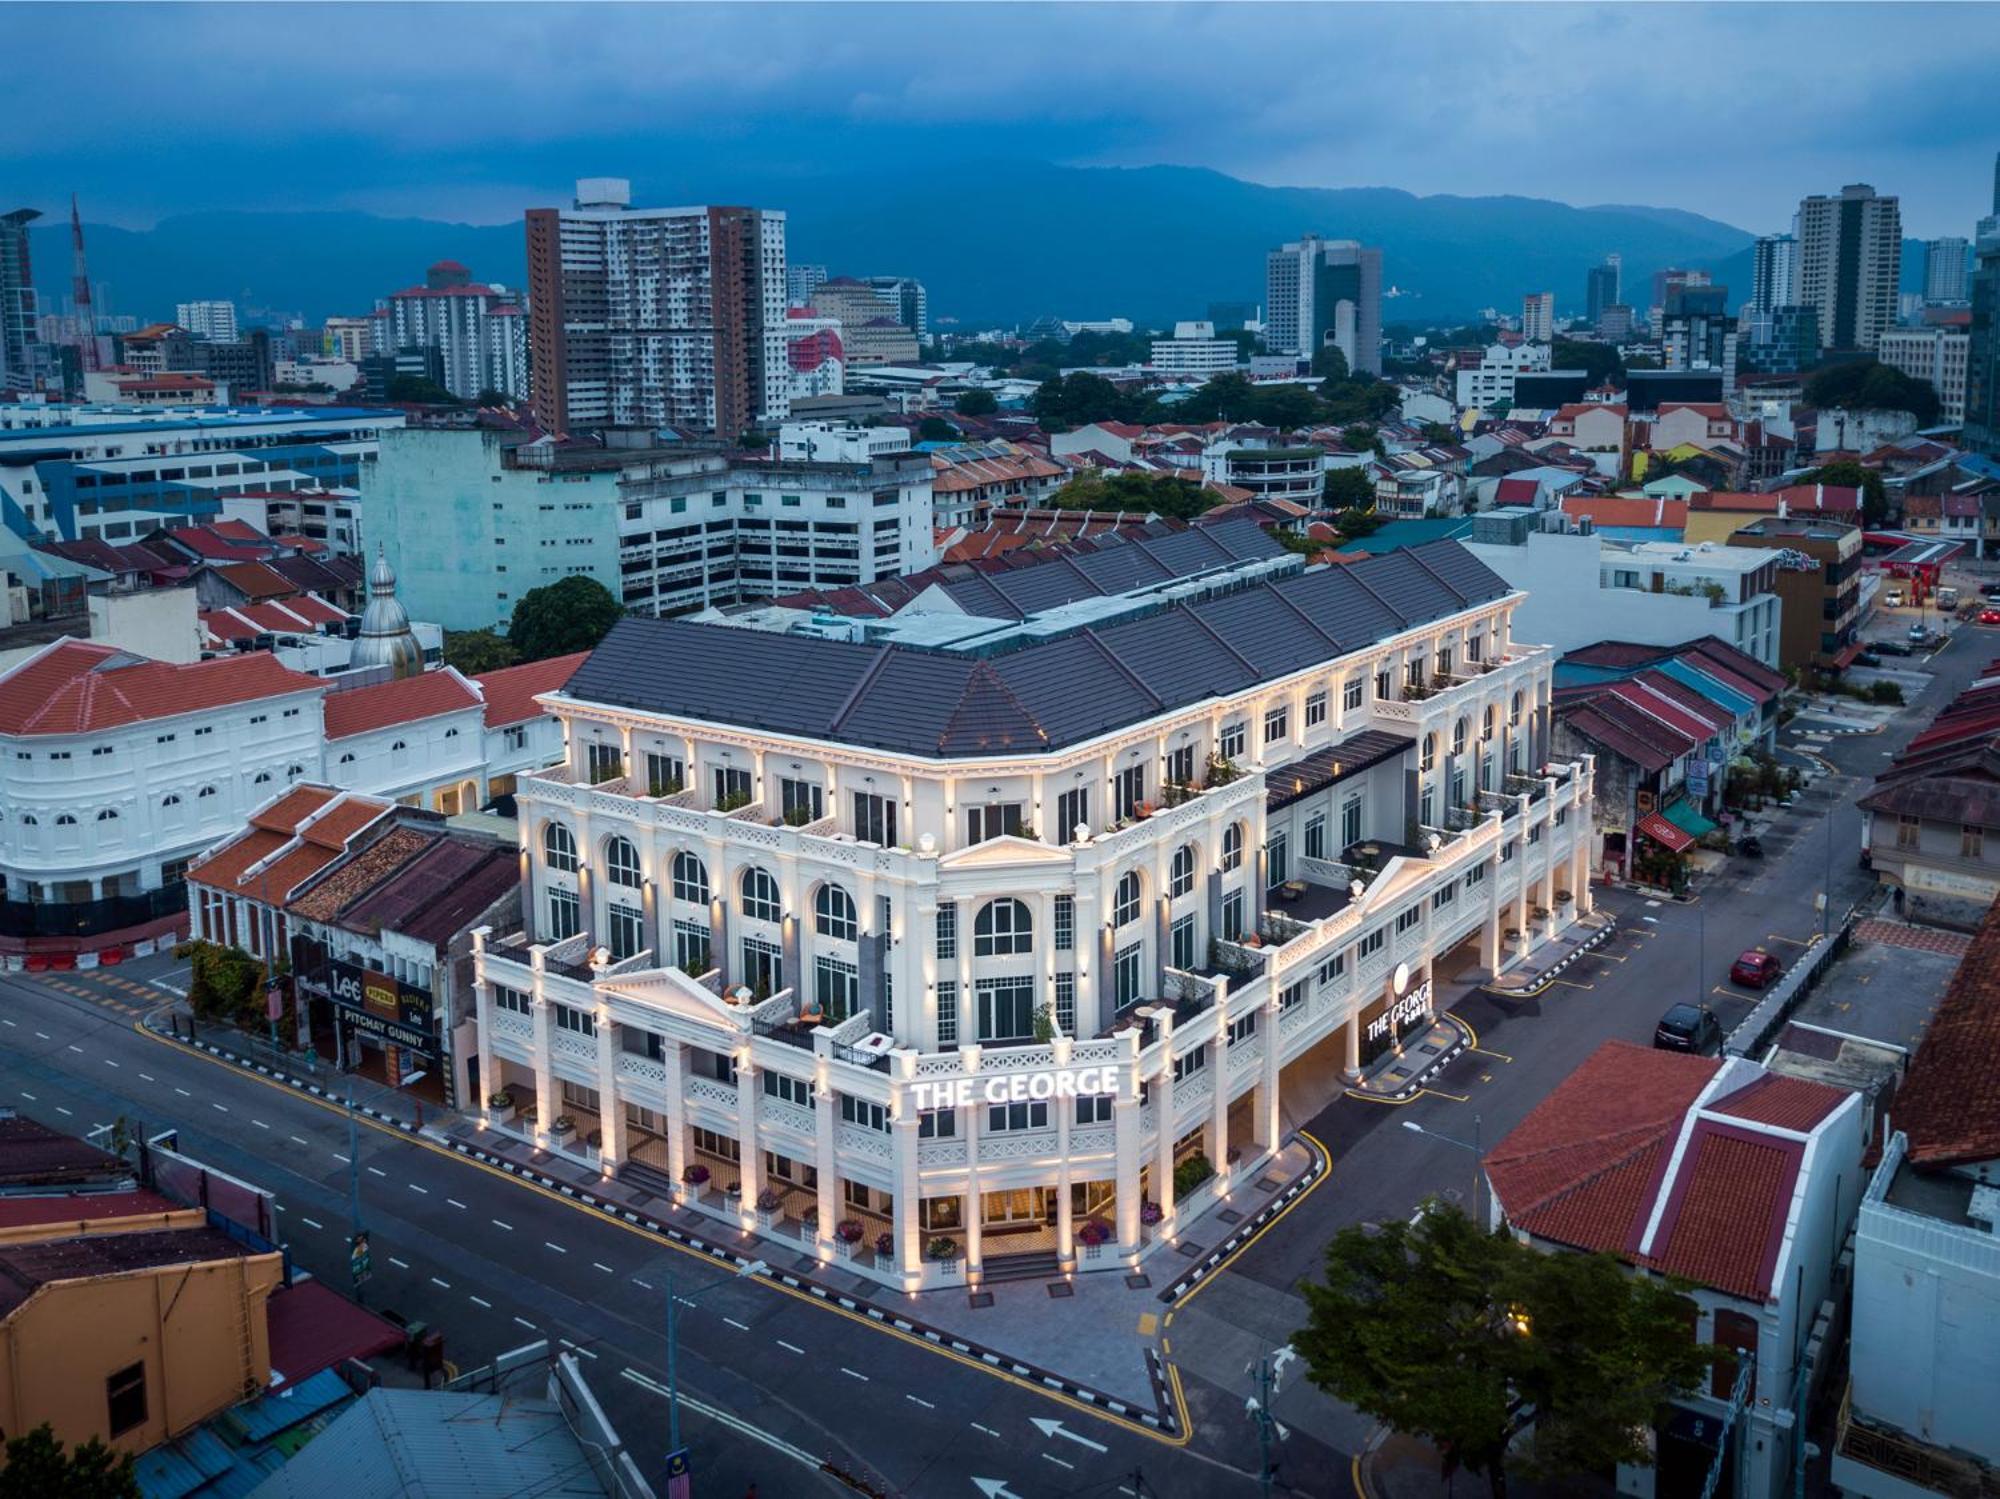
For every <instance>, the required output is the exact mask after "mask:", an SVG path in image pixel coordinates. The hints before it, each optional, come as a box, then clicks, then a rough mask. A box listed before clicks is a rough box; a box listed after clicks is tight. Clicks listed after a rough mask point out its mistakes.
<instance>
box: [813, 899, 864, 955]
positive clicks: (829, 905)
mask: <svg viewBox="0 0 2000 1499" xmlns="http://www.w3.org/2000/svg"><path fill="white" fill-rule="evenodd" d="M813 926H814V928H815V929H816V930H817V931H818V932H819V934H820V935H821V936H822V937H836V938H838V939H839V940H841V941H842V942H852V941H853V940H854V938H855V934H856V933H857V932H859V931H860V930H861V923H860V921H859V920H858V919H857V918H856V917H855V914H854V897H853V896H851V895H849V894H848V893H847V892H846V891H845V890H843V889H841V888H840V886H838V885H821V886H820V887H819V894H817V895H815V896H814V897H813Z"/></svg>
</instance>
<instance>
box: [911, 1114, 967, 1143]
mask: <svg viewBox="0 0 2000 1499" xmlns="http://www.w3.org/2000/svg"><path fill="white" fill-rule="evenodd" d="M957 1133H958V1110H957V1109H930V1110H927V1111H926V1112H924V1113H922V1114H919V1115H917V1138H918V1139H919V1140H949V1139H951V1138H952V1137H953V1136H954V1135H956V1134H957Z"/></svg>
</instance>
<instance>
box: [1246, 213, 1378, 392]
mask: <svg viewBox="0 0 2000 1499" xmlns="http://www.w3.org/2000/svg"><path fill="white" fill-rule="evenodd" d="M1264 283H1265V293H1264V340H1265V343H1266V344H1267V345H1268V346H1269V347H1270V349H1271V351H1272V352H1273V353H1275V354H1299V355H1303V356H1304V357H1306V358H1311V357H1312V356H1313V355H1314V354H1316V353H1317V352H1318V351H1319V350H1321V349H1323V348H1327V347H1334V348H1338V349H1339V350H1340V352H1341V353H1342V354H1344V355H1345V356H1346V357H1347V367H1348V368H1349V369H1350V370H1354V371H1357V372H1362V373H1366V374H1370V375H1379V374H1381V373H1382V252H1381V251H1380V250H1377V249H1372V248H1368V247H1366V246H1363V245H1362V244H1360V243H1359V242H1358V241H1356V240H1351V239H1322V238H1321V237H1320V236H1318V235H1316V234H1308V235H1306V236H1305V237H1304V238H1303V239H1299V240H1295V241H1293V242H1292V243H1290V244H1287V245H1282V246H1280V247H1279V248H1278V249H1275V250H1273V251H1271V252H1270V253H1269V254H1268V255H1267V256H1265V258H1264Z"/></svg>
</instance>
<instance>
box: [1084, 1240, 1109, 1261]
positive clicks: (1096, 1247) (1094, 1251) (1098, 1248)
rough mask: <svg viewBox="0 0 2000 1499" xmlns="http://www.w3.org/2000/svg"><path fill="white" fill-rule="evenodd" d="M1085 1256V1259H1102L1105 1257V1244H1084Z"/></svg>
mask: <svg viewBox="0 0 2000 1499" xmlns="http://www.w3.org/2000/svg"><path fill="white" fill-rule="evenodd" d="M1083 1257H1084V1258H1085V1259H1087V1260H1101V1259H1103V1258H1104V1246H1103V1245H1102V1244H1086V1245H1084V1246H1083Z"/></svg>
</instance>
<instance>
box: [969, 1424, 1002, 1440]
mask: <svg viewBox="0 0 2000 1499" xmlns="http://www.w3.org/2000/svg"><path fill="white" fill-rule="evenodd" d="M970 1425H971V1427H972V1429H973V1430H974V1431H983V1432H985V1433H986V1434H987V1435H988V1436H989V1437H993V1438H995V1439H996V1440H997V1439H998V1438H999V1435H1000V1433H999V1432H997V1431H995V1430H994V1429H993V1428H992V1427H990V1426H981V1425H980V1424H979V1423H978V1422H977V1421H973V1422H971V1423H970Z"/></svg>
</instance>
